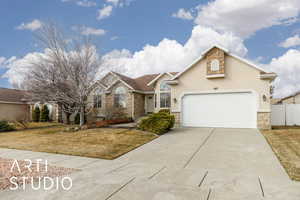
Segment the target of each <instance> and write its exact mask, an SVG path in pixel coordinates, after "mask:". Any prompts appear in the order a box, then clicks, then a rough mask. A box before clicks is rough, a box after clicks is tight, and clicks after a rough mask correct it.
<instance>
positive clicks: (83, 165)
mask: <svg viewBox="0 0 300 200" xmlns="http://www.w3.org/2000/svg"><path fill="white" fill-rule="evenodd" d="M96 162H99V160H93V161H90V162H88V163H85V164H82V165H80V166H78V167H77V168H84V167H86V166H88V165H90V164H93V163H96Z"/></svg>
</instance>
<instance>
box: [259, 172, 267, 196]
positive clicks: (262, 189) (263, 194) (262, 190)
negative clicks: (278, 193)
mask: <svg viewBox="0 0 300 200" xmlns="http://www.w3.org/2000/svg"><path fill="white" fill-rule="evenodd" d="M258 182H259V186H260V190H261V195H262V197H265V191H264V188H263V185H262V182H261V180H260V177H258Z"/></svg>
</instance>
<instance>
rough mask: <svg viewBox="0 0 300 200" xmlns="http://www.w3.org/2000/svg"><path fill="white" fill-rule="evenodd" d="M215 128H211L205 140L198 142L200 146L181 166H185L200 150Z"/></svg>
mask: <svg viewBox="0 0 300 200" xmlns="http://www.w3.org/2000/svg"><path fill="white" fill-rule="evenodd" d="M214 130H215V128H212V129H211V131H210V133H209V135H208V136H207V137H206V138H205V140H204V141H203V142H202V143H201V144H200V146H199V147H198V148H197V149H196V151H195V152H194V153H193V154H192V156H191V157H190V158H189V160H188V161H187V162H186V163H185V165H184V166H183V168H186V167H187V166H188V165H189V164H190V162H191V161H192V160H193V158H194V157H195V156H196V154H197V153H198V152H199V151H200V149H201V148H202V147H203V146H204V145H205V144H206V143H207V141H208V139H209V138H210V137H211V136H212V134H213V133H214Z"/></svg>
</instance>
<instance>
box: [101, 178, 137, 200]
mask: <svg viewBox="0 0 300 200" xmlns="http://www.w3.org/2000/svg"><path fill="white" fill-rule="evenodd" d="M134 179H135V177H134V178H132V179H130V180H129V181H128V182H127V183H125V184H124V185H122V186H121V187H120V188H118V189H117V190H116V191H114V192H113V193H111V194H110V195H109V196H108V197H106V198H105V200H108V199H110V198H112V197H113V196H114V195H116V194H117V193H118V192H120V191H121V190H122V189H123V188H125V187H126V186H127V185H129V184H130V183H131V182H132V181H134Z"/></svg>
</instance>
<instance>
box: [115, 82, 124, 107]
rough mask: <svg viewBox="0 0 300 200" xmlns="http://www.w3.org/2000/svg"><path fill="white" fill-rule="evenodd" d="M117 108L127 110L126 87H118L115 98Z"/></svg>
mask: <svg viewBox="0 0 300 200" xmlns="http://www.w3.org/2000/svg"><path fill="white" fill-rule="evenodd" d="M114 103H115V107H117V108H126V90H125V88H124V87H118V88H117V89H116V91H115V96H114Z"/></svg>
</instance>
